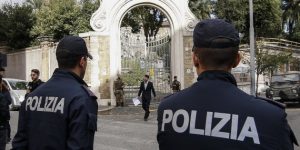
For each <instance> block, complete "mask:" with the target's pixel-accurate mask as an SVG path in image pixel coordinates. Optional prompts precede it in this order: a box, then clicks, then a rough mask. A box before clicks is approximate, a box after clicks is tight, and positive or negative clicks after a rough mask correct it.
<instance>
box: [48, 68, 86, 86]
mask: <svg viewBox="0 0 300 150" xmlns="http://www.w3.org/2000/svg"><path fill="white" fill-rule="evenodd" d="M53 76H64V77H67V78H73V79H75V80H76V81H77V82H79V83H80V84H82V85H85V86H88V85H87V84H86V83H85V81H84V80H83V79H81V78H80V77H79V76H78V75H77V74H75V73H74V72H71V71H68V70H65V69H60V68H56V69H55V70H54V73H53Z"/></svg>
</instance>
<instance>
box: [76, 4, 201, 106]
mask: <svg viewBox="0 0 300 150" xmlns="http://www.w3.org/2000/svg"><path fill="white" fill-rule="evenodd" d="M139 6H151V7H155V8H157V9H159V10H161V11H162V12H163V13H164V14H165V15H166V16H167V18H168V21H169V23H170V28H171V30H170V38H171V41H170V47H171V48H170V70H171V76H174V75H176V76H178V80H179V81H180V82H181V84H182V88H184V87H188V86H189V85H191V84H192V83H193V81H194V79H195V71H194V70H193V65H192V58H191V56H192V52H191V49H192V46H193V45H192V31H193V29H194V27H195V25H196V23H197V19H196V18H195V16H194V15H193V14H192V12H191V11H190V9H189V7H188V0H102V1H101V5H100V7H99V9H98V10H97V11H96V12H95V13H94V14H93V15H92V18H91V20H90V25H91V26H92V28H93V30H94V31H93V32H87V33H81V34H80V36H81V37H83V38H85V40H86V41H87V43H88V48H89V51H90V53H91V54H92V55H93V57H94V59H93V60H92V61H91V62H90V67H89V68H88V71H89V80H90V86H91V90H92V91H94V92H95V93H96V94H97V96H98V97H99V98H100V99H101V100H100V101H99V102H100V105H108V104H112V105H115V97H114V94H113V89H112V88H113V81H114V80H115V79H116V76H117V73H119V72H121V40H120V27H121V22H122V19H123V17H124V16H125V15H126V13H127V12H128V11H129V10H131V9H133V8H135V7H139ZM140 78H141V79H142V77H140Z"/></svg>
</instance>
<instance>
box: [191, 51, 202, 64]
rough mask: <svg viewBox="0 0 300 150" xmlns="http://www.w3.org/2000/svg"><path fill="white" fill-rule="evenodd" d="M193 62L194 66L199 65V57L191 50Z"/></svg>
mask: <svg viewBox="0 0 300 150" xmlns="http://www.w3.org/2000/svg"><path fill="white" fill-rule="evenodd" d="M193 63H194V66H195V67H199V66H200V61H199V58H198V57H197V55H196V54H195V53H194V52H193Z"/></svg>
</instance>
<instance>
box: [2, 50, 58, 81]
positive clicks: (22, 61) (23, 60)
mask: <svg viewBox="0 0 300 150" xmlns="http://www.w3.org/2000/svg"><path fill="white" fill-rule="evenodd" d="M55 49H56V46H55V44H52V45H49V46H46V47H43V48H42V46H37V47H30V48H27V49H25V50H23V51H18V52H10V53H8V54H7V67H6V68H5V69H6V72H5V77H7V78H17V79H23V80H27V81H30V80H31V77H30V73H31V70H32V69H39V70H40V72H41V75H40V78H41V79H42V80H43V81H47V80H48V79H49V77H51V75H52V74H53V71H54V69H55V68H57V61H56V56H55Z"/></svg>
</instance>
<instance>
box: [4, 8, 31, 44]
mask: <svg viewBox="0 0 300 150" xmlns="http://www.w3.org/2000/svg"><path fill="white" fill-rule="evenodd" d="M34 22H35V16H34V14H33V13H32V8H31V6H28V5H25V4H23V5H18V4H15V5H8V4H5V5H4V6H3V7H2V8H1V10H0V41H6V42H7V43H8V46H10V47H11V48H15V49H18V48H24V47H27V46H29V45H30V42H31V41H32V37H31V36H30V30H31V29H32V26H33V25H34Z"/></svg>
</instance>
